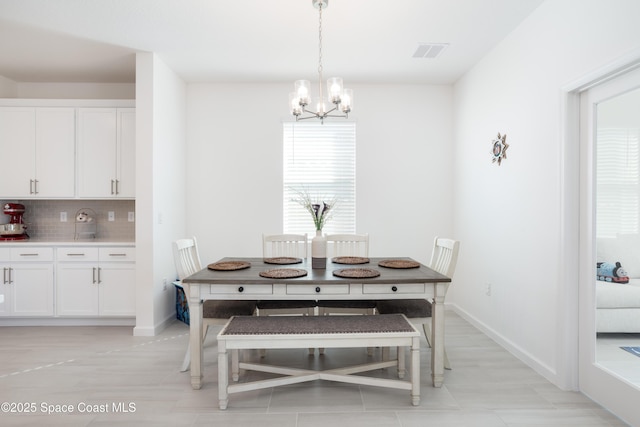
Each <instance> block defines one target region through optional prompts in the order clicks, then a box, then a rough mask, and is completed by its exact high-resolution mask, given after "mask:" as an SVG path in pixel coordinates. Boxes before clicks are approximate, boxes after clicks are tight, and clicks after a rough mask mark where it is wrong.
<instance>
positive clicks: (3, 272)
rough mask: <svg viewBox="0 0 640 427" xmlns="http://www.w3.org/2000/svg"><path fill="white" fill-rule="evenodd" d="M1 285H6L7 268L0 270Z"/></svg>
mask: <svg viewBox="0 0 640 427" xmlns="http://www.w3.org/2000/svg"><path fill="white" fill-rule="evenodd" d="M2 284H3V285H6V284H7V267H4V268H3V269H2Z"/></svg>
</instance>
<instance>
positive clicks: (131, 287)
mask: <svg viewBox="0 0 640 427" xmlns="http://www.w3.org/2000/svg"><path fill="white" fill-rule="evenodd" d="M57 260H58V263H57V275H56V279H57V289H56V301H57V315H58V316H87V317H89V316H116V317H118V316H126V317H131V316H135V309H136V306H135V249H134V248H131V247H100V248H98V247H66V248H58V249H57Z"/></svg>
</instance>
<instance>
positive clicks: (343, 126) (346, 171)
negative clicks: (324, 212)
mask: <svg viewBox="0 0 640 427" xmlns="http://www.w3.org/2000/svg"><path fill="white" fill-rule="evenodd" d="M283 153H284V158H283V165H284V166H283V168H284V171H283V178H284V179H283V181H284V189H283V195H284V197H283V202H284V209H283V212H284V224H283V230H284V232H285V233H295V234H304V233H309V234H311V235H312V234H313V233H315V227H314V225H313V220H312V219H311V214H310V213H309V212H308V211H307V210H305V209H304V207H303V206H301V205H300V204H299V203H298V202H297V201H296V200H297V199H298V195H299V192H301V191H305V192H307V194H309V196H311V199H312V200H313V201H316V200H317V201H320V202H321V201H329V200H331V199H336V200H337V204H336V207H335V209H334V210H333V213H332V215H331V218H330V220H329V221H328V222H327V223H326V225H325V227H324V229H323V232H325V233H355V230H356V209H355V206H356V203H355V202H356V124H355V123H354V122H325V123H324V124H321V123H319V122H293V123H284V124H283Z"/></svg>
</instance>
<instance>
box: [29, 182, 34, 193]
mask: <svg viewBox="0 0 640 427" xmlns="http://www.w3.org/2000/svg"><path fill="white" fill-rule="evenodd" d="M29 194H33V180H32V179H30V180H29Z"/></svg>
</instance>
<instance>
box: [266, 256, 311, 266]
mask: <svg viewBox="0 0 640 427" xmlns="http://www.w3.org/2000/svg"><path fill="white" fill-rule="evenodd" d="M263 261H264V262H265V264H280V265H286V264H300V263H301V262H302V258H293V257H286V256H281V257H275V258H265V259H264V260H263Z"/></svg>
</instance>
